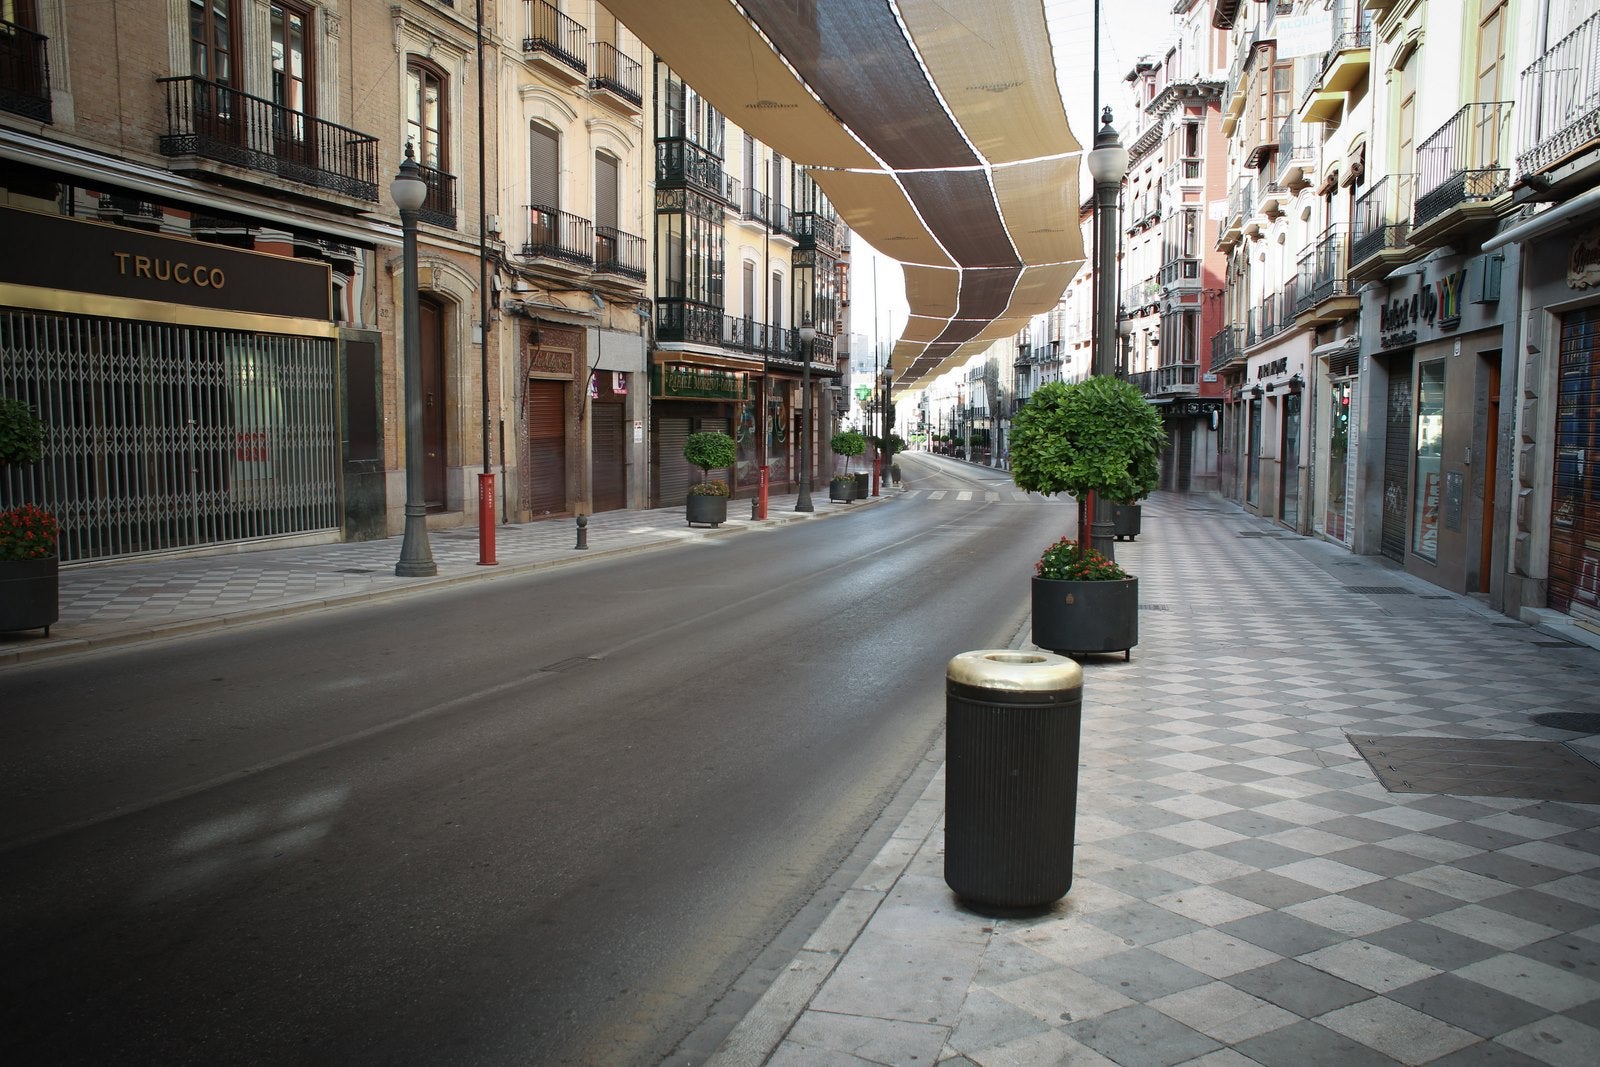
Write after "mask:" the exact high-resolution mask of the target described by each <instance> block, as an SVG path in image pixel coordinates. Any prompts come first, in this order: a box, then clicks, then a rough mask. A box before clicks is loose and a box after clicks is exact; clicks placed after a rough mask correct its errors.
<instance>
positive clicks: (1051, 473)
mask: <svg viewBox="0 0 1600 1067" xmlns="http://www.w3.org/2000/svg"><path fill="white" fill-rule="evenodd" d="M1165 443H1166V433H1165V431H1163V430H1162V428H1161V414H1160V413H1159V412H1158V411H1156V409H1155V407H1154V406H1153V405H1152V404H1151V403H1150V402H1149V401H1148V400H1146V399H1145V398H1144V394H1142V393H1141V392H1139V389H1138V387H1137V386H1135V385H1133V384H1132V383H1131V382H1127V381H1123V380H1121V379H1117V378H1107V377H1103V376H1096V377H1092V378H1087V379H1085V380H1084V381H1081V382H1076V383H1074V384H1072V385H1064V384H1062V383H1061V382H1051V383H1049V384H1047V385H1044V386H1041V387H1040V388H1039V389H1038V390H1036V391H1035V392H1034V394H1033V396H1032V397H1031V398H1029V400H1028V403H1027V405H1026V406H1025V407H1024V408H1023V409H1022V410H1021V411H1019V412H1017V414H1016V417H1015V418H1014V419H1013V420H1012V423H1011V478H1012V480H1013V481H1014V482H1016V483H1017V486H1018V487H1019V488H1022V489H1026V490H1027V491H1029V492H1032V493H1043V494H1044V495H1046V496H1052V495H1054V494H1056V493H1069V494H1071V495H1072V496H1074V497H1076V498H1077V500H1078V504H1079V507H1078V540H1079V541H1080V542H1087V541H1088V539H1089V529H1088V524H1089V516H1088V514H1087V509H1086V508H1085V507H1084V498H1085V497H1087V496H1088V495H1089V494H1090V493H1094V494H1096V495H1097V496H1098V497H1099V498H1100V499H1102V500H1104V501H1106V503H1107V506H1109V505H1110V504H1111V502H1113V501H1128V502H1131V501H1136V500H1140V499H1143V498H1144V497H1146V496H1148V495H1150V492H1151V491H1152V490H1153V489H1155V488H1156V486H1157V485H1159V484H1160V482H1161V470H1160V467H1159V466H1158V464H1157V457H1158V455H1159V453H1160V451H1161V447H1162V445H1163V444H1165Z"/></svg>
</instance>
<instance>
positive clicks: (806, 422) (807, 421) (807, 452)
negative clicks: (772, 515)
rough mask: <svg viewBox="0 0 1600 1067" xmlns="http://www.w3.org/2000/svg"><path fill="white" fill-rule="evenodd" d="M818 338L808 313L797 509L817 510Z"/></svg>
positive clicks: (804, 331) (803, 342)
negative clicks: (814, 365) (814, 357)
mask: <svg viewBox="0 0 1600 1067" xmlns="http://www.w3.org/2000/svg"><path fill="white" fill-rule="evenodd" d="M816 339H817V328H816V327H815V326H813V325H811V316H810V315H807V316H806V318H805V321H804V322H802V323H801V324H800V361H801V370H800V383H801V384H800V391H801V393H802V396H801V398H800V411H801V415H800V496H799V497H797V498H796V499H795V502H794V509H795V510H796V511H815V510H817V509H816V507H815V506H814V505H813V504H812V503H811V342H813V341H815V340H816Z"/></svg>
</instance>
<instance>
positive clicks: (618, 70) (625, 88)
mask: <svg viewBox="0 0 1600 1067" xmlns="http://www.w3.org/2000/svg"><path fill="white" fill-rule="evenodd" d="M589 88H591V89H603V90H606V91H607V92H610V93H614V94H616V95H617V96H619V97H621V98H622V99H623V100H626V101H627V102H628V103H630V104H632V105H633V106H634V107H635V108H638V107H642V106H644V66H643V64H641V63H640V62H639V61H638V60H636V59H633V58H631V57H629V56H626V55H623V53H622V52H621V51H619V50H618V49H617V46H616V45H614V44H610V43H608V42H606V41H596V42H595V43H594V72H593V73H592V74H590V75H589Z"/></svg>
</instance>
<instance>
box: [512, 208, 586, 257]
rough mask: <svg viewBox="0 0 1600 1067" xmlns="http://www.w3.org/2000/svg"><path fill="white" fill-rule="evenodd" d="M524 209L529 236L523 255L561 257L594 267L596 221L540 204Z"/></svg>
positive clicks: (524, 245) (523, 246) (524, 244)
mask: <svg viewBox="0 0 1600 1067" xmlns="http://www.w3.org/2000/svg"><path fill="white" fill-rule="evenodd" d="M523 211H524V212H526V213H527V216H528V239H527V240H526V241H524V242H523V244H522V255H523V256H525V257H527V258H528V259H558V260H562V261H564V262H567V263H571V264H574V265H575V266H580V267H592V266H594V247H595V246H594V223H592V222H590V221H589V220H588V219H580V218H579V217H578V216H576V215H569V214H567V213H566V212H565V211H557V210H555V209H554V208H549V207H541V206H540V205H537V204H535V205H532V206H530V207H526V208H523Z"/></svg>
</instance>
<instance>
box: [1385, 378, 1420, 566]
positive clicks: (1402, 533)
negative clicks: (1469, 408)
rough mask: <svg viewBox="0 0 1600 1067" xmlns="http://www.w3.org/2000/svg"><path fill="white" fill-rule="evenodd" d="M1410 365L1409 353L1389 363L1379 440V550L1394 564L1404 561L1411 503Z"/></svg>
mask: <svg viewBox="0 0 1600 1067" xmlns="http://www.w3.org/2000/svg"><path fill="white" fill-rule="evenodd" d="M1411 364H1412V357H1411V355H1410V354H1409V353H1407V354H1406V355H1404V356H1399V357H1396V358H1395V359H1394V360H1392V361H1391V362H1390V363H1389V405H1388V414H1387V430H1386V432H1385V436H1384V439H1383V531H1382V537H1381V539H1380V541H1379V544H1378V547H1379V550H1380V551H1382V553H1383V554H1384V555H1385V556H1388V557H1389V558H1390V559H1392V560H1394V561H1395V562H1396V563H1404V562H1405V558H1406V520H1407V517H1408V514H1409V511H1410V503H1411V491H1410V490H1411V480H1410V474H1411V421H1412V420H1411Z"/></svg>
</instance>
